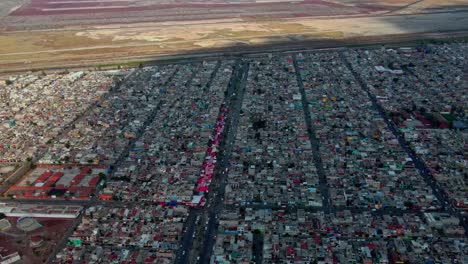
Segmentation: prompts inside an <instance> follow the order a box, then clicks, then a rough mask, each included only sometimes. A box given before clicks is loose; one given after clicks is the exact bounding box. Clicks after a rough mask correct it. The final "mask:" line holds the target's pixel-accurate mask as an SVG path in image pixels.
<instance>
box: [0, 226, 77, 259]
mask: <svg viewBox="0 0 468 264" xmlns="http://www.w3.org/2000/svg"><path fill="white" fill-rule="evenodd" d="M7 219H8V221H9V222H10V224H11V225H12V227H11V228H10V229H8V230H6V231H3V232H0V237H1V239H0V247H3V248H5V249H6V250H7V251H8V252H10V253H11V252H19V253H20V255H21V259H22V262H21V263H24V264H35V263H45V261H46V260H47V257H48V256H49V255H50V253H51V252H52V251H53V249H54V248H55V246H56V245H57V244H58V243H59V242H60V241H61V239H62V238H63V234H65V232H66V231H67V229H68V228H69V227H70V225H71V224H72V222H73V220H70V219H52V218H36V220H37V221H38V222H39V224H41V225H42V227H40V228H39V229H36V230H34V231H31V232H25V231H22V230H20V229H18V228H17V227H16V220H17V219H18V218H17V217H8V218H7ZM33 237H41V238H42V239H43V242H42V243H40V245H38V246H37V247H34V246H32V245H31V238H33Z"/></svg>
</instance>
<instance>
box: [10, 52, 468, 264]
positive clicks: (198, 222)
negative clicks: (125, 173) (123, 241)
mask: <svg viewBox="0 0 468 264" xmlns="http://www.w3.org/2000/svg"><path fill="white" fill-rule="evenodd" d="M333 53H334V54H335V55H336V54H338V56H337V57H336V59H337V61H338V64H340V65H343V66H344V67H345V68H346V69H347V70H349V72H351V73H352V78H353V81H355V82H356V84H357V85H358V87H359V88H360V89H361V92H362V93H363V94H364V95H365V96H367V99H368V100H369V101H370V103H371V109H372V111H375V112H376V114H377V115H378V116H379V118H380V119H381V120H382V121H383V122H384V124H385V126H386V128H387V129H388V130H389V131H390V132H391V133H392V135H393V137H395V138H396V140H397V142H398V148H401V149H402V153H404V154H405V155H407V156H408V157H410V158H411V160H412V161H413V162H414V167H415V168H416V169H417V172H418V175H419V176H420V177H422V180H423V181H424V183H425V186H428V187H429V188H430V192H431V193H432V194H433V195H434V196H435V198H436V200H437V201H438V204H439V205H440V206H437V207H436V208H433V209H427V208H396V207H386V208H385V207H384V208H378V209H375V208H371V207H358V206H355V205H349V206H341V205H335V202H334V198H333V195H331V190H332V189H333V187H332V186H330V183H329V182H328V180H327V177H328V176H329V175H328V173H327V166H325V165H324V164H326V163H327V161H324V160H323V155H321V154H322V153H321V149H322V148H324V147H325V146H324V145H323V144H324V142H322V141H321V140H320V136H319V135H318V133H319V132H317V127H315V124H314V122H313V120H314V117H313V116H315V115H317V113H315V112H314V111H313V108H312V107H310V105H311V104H312V103H313V102H312V101H311V97H310V95H309V92H308V91H306V90H307V89H308V88H305V85H304V82H305V80H306V79H305V77H304V75H303V73H304V68H303V65H304V64H305V63H306V62H307V60H305V61H304V60H303V56H304V55H303V54H297V53H281V54H274V55H273V56H271V55H268V56H269V57H266V55H262V57H261V60H264V61H268V60H277V61H287V65H286V68H287V67H289V69H287V70H288V71H289V72H287V73H285V74H286V75H287V76H288V78H291V79H288V80H289V82H291V83H293V82H294V83H296V85H297V86H296V88H297V89H298V90H297V92H298V93H299V94H300V106H301V108H300V109H299V110H300V111H301V112H302V117H303V118H304V119H303V120H302V121H303V122H304V123H305V125H306V127H305V131H306V133H307V140H308V141H310V145H311V154H312V158H311V159H310V162H311V163H312V164H313V166H314V168H315V171H316V177H318V178H317V185H316V188H317V189H318V190H320V195H321V197H322V201H323V203H322V204H321V206H320V205H319V206H311V205H307V204H300V203H297V204H295V203H285V204H283V203H278V201H274V202H267V201H263V200H261V201H254V200H252V201H248V200H243V201H237V202H232V203H228V202H227V201H225V199H227V198H226V197H227V194H226V186H227V185H229V184H230V183H231V182H230V181H231V180H232V173H233V162H232V159H233V154H234V151H236V146H237V143H238V140H239V137H238V135H239V133H240V131H241V130H242V129H245V128H244V127H240V126H239V125H240V124H241V123H242V122H245V120H244V121H242V119H243V118H245V117H243V115H244V114H245V111H246V110H247V109H244V106H245V105H244V104H243V103H244V102H245V101H246V100H250V99H251V98H250V96H251V94H249V93H250V92H251V91H250V90H249V89H254V88H253V87H252V86H249V85H251V83H250V82H252V78H253V76H252V73H254V72H255V69H254V67H255V66H254V65H257V66H258V65H259V64H256V63H257V62H258V59H255V58H249V57H244V56H238V57H237V58H236V61H235V62H234V63H232V62H231V63H228V64H225V62H224V61H222V60H218V61H216V62H215V63H211V64H206V65H205V64H203V65H202V64H201V63H198V64H193V65H191V66H189V68H185V70H181V69H180V67H182V66H187V65H177V66H170V67H169V68H170V70H169V71H168V74H167V76H166V78H167V79H166V80H165V81H162V82H160V83H159V84H158V85H154V82H153V80H152V76H153V74H154V72H155V71H159V70H161V69H162V68H161V69H160V68H158V69H156V70H155V69H153V70H148V69H145V68H143V69H136V70H135V71H134V72H132V73H131V74H130V75H129V76H127V77H126V78H125V79H123V80H122V82H120V81H117V83H116V85H115V87H114V88H112V89H110V90H109V92H108V93H107V94H106V95H105V96H104V97H103V98H102V101H106V100H112V98H113V97H114V96H117V95H118V94H119V93H120V94H123V93H124V90H123V89H127V87H134V88H137V86H139V85H141V86H145V85H148V84H151V83H153V84H151V87H146V88H145V89H146V90H145V89H143V90H145V91H144V93H148V94H149V95H151V96H153V98H152V100H156V101H158V100H159V101H158V103H157V104H154V105H152V106H151V107H149V110H150V111H149V114H148V113H146V114H145V116H144V118H143V120H141V121H142V122H141V125H139V126H137V127H131V128H130V129H129V130H131V131H132V132H133V134H134V136H133V137H132V138H131V139H129V140H128V139H126V140H123V141H122V143H121V144H120V145H118V148H116V149H117V150H118V153H114V154H117V156H115V155H114V156H112V157H109V159H108V160H106V161H105V162H106V163H107V164H108V165H109V166H110V167H111V170H110V171H109V175H108V181H107V184H108V185H110V186H114V188H116V189H118V188H119V182H118V179H119V178H118V177H120V176H122V175H120V176H119V175H116V173H117V172H118V171H119V169H120V168H121V167H120V166H122V165H123V164H125V163H129V162H130V158H129V157H131V155H132V153H133V154H135V150H134V149H135V147H136V144H137V142H139V140H140V139H141V138H142V137H144V136H145V135H146V134H145V133H148V132H151V133H155V132H154V131H151V129H150V127H151V126H153V125H154V123H155V121H158V122H157V123H159V122H160V121H159V120H158V114H159V111H160V110H161V108H164V107H166V108H167V107H174V104H175V102H176V101H177V102H178V101H179V100H181V101H183V100H190V99H189V98H188V97H189V96H193V94H192V93H193V92H195V90H196V89H198V88H197V86H193V84H192V82H193V81H194V78H195V79H197V78H198V77H197V76H199V75H200V74H201V71H200V69H199V68H203V67H208V68H209V71H208V72H206V73H205V75H206V76H208V79H206V80H204V82H202V83H200V84H199V86H200V87H204V88H205V89H210V86H212V85H213V81H214V79H215V78H216V77H219V76H222V74H223V73H222V72H221V68H220V67H221V65H222V66H223V67H222V69H224V68H226V67H229V65H231V66H232V73H230V72H229V74H230V76H229V82H228V83H222V84H221V85H225V86H222V87H217V88H216V89H220V90H224V91H225V92H224V98H223V100H218V101H216V103H217V104H220V101H223V103H222V104H225V105H226V106H227V108H228V109H229V112H228V116H227V119H226V124H227V125H226V127H225V130H224V137H223V139H222V141H221V143H220V148H219V153H220V155H219V156H218V162H217V163H216V166H215V170H214V177H213V180H212V181H211V183H210V191H209V192H207V193H205V195H204V198H205V203H204V204H198V205H196V206H194V207H191V206H193V205H190V206H187V205H188V204H183V205H182V207H184V208H187V209H188V212H189V213H188V215H187V217H186V219H184V224H183V227H181V228H180V230H179V231H180V233H179V234H178V235H177V237H178V239H177V240H178V243H179V246H178V247H177V248H176V249H174V250H173V252H172V253H171V254H173V261H174V262H175V263H209V262H210V259H212V258H213V252H214V250H215V247H216V245H215V244H216V239H217V236H218V235H219V234H220V230H219V228H220V218H221V214H222V213H223V212H224V211H227V210H229V211H236V210H252V211H254V212H257V211H261V212H263V211H265V210H266V211H273V212H279V211H283V212H285V213H286V215H288V216H290V215H294V214H297V213H298V212H299V211H305V212H310V213H314V214H316V213H317V214H322V215H324V217H325V218H327V217H331V216H333V215H335V216H336V215H339V214H342V213H345V214H346V213H347V212H351V213H352V214H356V215H371V216H375V217H380V216H382V217H383V216H386V215H389V216H405V215H416V216H417V217H420V218H423V217H424V213H426V212H437V213H447V214H449V215H451V216H453V217H456V218H458V219H459V220H460V224H459V225H460V226H462V227H463V228H464V229H465V235H466V234H468V221H467V218H466V217H465V215H464V214H463V213H464V212H463V211H462V210H459V209H457V208H456V207H455V206H454V205H453V201H452V200H451V198H450V197H449V195H448V194H447V192H446V190H445V189H444V188H441V187H440V186H439V184H438V181H437V180H436V178H435V177H434V175H432V173H431V169H429V168H428V166H427V164H426V163H425V162H424V161H423V160H422V159H421V158H420V156H419V155H417V154H416V153H415V151H414V150H413V149H412V148H411V146H410V144H409V143H408V141H407V140H406V139H405V136H404V135H403V134H402V132H401V130H400V129H398V126H397V124H395V122H394V121H393V120H392V118H391V117H390V116H389V114H388V112H387V111H386V110H385V109H384V108H383V107H382V103H381V101H380V100H379V99H378V98H377V97H376V95H375V94H374V93H373V92H372V90H371V89H369V87H370V85H369V84H368V83H367V82H366V80H365V79H364V78H363V76H362V74H361V73H360V72H359V71H357V70H356V69H355V67H353V65H352V63H350V61H349V57H348V56H347V54H346V50H345V51H338V52H336V51H333ZM325 54H326V53H325ZM306 55H307V54H306ZM288 63H289V64H288ZM207 65H208V66H207ZM278 65H281V64H278ZM263 66H264V65H261V66H260V67H263ZM278 67H279V66H278ZM187 69H189V70H187ZM278 69H279V68H278ZM268 70H274V68H273V69H271V68H268ZM281 70H283V69H281ZM285 70H286V69H285ZM406 72H407V73H408V74H410V75H412V76H415V77H416V78H419V77H420V76H418V75H417V73H415V72H413V71H411V70H410V69H406ZM177 75H183V76H181V78H185V81H183V82H180V83H175V82H174V77H176V76H177ZM136 77H139V78H140V79H136ZM274 77H275V78H276V77H278V76H274ZM176 78H177V77H176ZM197 81H199V80H198V79H197ZM130 84H132V85H130ZM170 84H172V85H174V88H175V89H176V90H180V91H178V93H177V96H176V97H175V100H176V101H173V102H170V101H165V100H164V99H161V98H158V96H156V95H155V92H156V91H157V90H158V89H159V88H161V87H165V86H168V85H170ZM133 85H136V87H135V86H133ZM216 85H220V83H216ZM423 85H425V86H428V84H426V83H423ZM262 88H263V89H265V88H267V89H268V87H262ZM137 89H138V88H137ZM286 89H290V88H289V87H288V88H286ZM186 90H187V91H188V90H190V91H189V92H190V93H189V94H187V95H185V94H183V93H184V91H186ZM191 90H193V91H191ZM148 91H149V92H148ZM273 93H274V92H273ZM200 94H201V93H200ZM246 95H249V96H247V97H246ZM350 96H351V95H350ZM135 102H136V103H135V107H138V106H141V105H142V104H143V101H141V99H135ZM264 103H265V102H263V101H260V102H258V104H259V105H261V104H264ZM100 104H101V103H100V102H96V103H93V104H91V105H90V106H89V108H87V109H86V110H85V111H84V112H83V113H82V115H79V116H76V118H74V119H73V120H72V121H71V122H70V123H69V124H67V125H66V126H64V130H63V131H62V132H61V133H59V134H57V136H55V137H54V138H53V139H52V146H53V145H54V143H58V142H60V141H61V140H62V139H63V138H65V137H66V136H67V134H69V133H70V131H71V130H72V129H75V124H77V123H79V122H84V121H85V120H86V118H87V116H88V115H91V112H93V111H95V109H94V108H95V107H96V106H97V105H100ZM218 107H219V105H214V106H213V108H215V109H217V108H218ZM296 110H297V109H296ZM135 118H138V119H141V118H142V117H141V116H138V115H134V116H131V115H130V117H129V118H128V120H135ZM211 122H213V121H211ZM120 128H121V129H123V130H125V129H126V128H128V124H124V123H122V124H121V126H120ZM127 130H128V129H127ZM111 132H112V131H111ZM106 133H107V134H104V136H102V137H103V139H104V138H105V137H106V135H109V134H111V133H110V132H109V131H108V132H106ZM106 140H107V141H111V138H107V139H106ZM151 140H154V141H156V140H157V139H156V138H151ZM205 140H206V138H205ZM94 144H96V145H99V144H101V142H100V140H99V139H96V141H95V143H94ZM45 155H47V150H42V149H41V151H40V152H39V153H38V154H37V156H35V158H34V159H33V161H34V162H37V161H39V160H41V159H43V157H44V156H45ZM132 162H134V160H133V161H132ZM130 163H131V162H130ZM127 165H128V164H127ZM113 181H114V184H113V185H112V182H113ZM254 186H255V185H254ZM244 187H245V186H244ZM102 191H103V190H102V189H101V188H98V189H97V191H96V193H95V195H93V197H92V199H91V200H89V201H77V200H68V201H67V200H40V201H38V200H36V199H20V200H16V202H19V203H35V204H52V205H53V204H56V205H64V204H74V205H82V206H83V208H84V209H83V212H85V211H88V210H89V209H90V208H93V207H102V208H134V207H142V208H152V207H155V206H161V203H159V202H158V203H157V202H156V201H154V200H153V201H151V200H150V199H146V198H147V197H146V196H145V197H139V198H138V199H137V198H131V199H129V198H123V197H120V198H119V199H115V198H113V201H101V200H99V194H100V193H101V192H102ZM141 198H145V199H141ZM171 206H172V205H169V206H168V208H171ZM178 206H181V205H180V204H179V205H177V206H175V207H174V208H177V207H178ZM148 210H149V209H148ZM83 217H84V216H83V215H80V217H79V218H77V219H76V220H75V221H74V222H73V226H74V229H75V230H76V228H78V227H79V226H80V222H82V221H83ZM325 218H324V219H325ZM181 226H182V225H181ZM158 228H159V227H158ZM72 235H73V229H70V230H69V232H68V233H67V234H65V237H64V238H63V240H62V241H61V242H60V243H59V244H58V245H57V247H56V250H55V252H54V254H53V255H51V256H50V258H49V262H50V263H65V262H60V260H57V259H55V255H56V254H58V253H59V252H60V251H61V250H63V248H66V247H67V245H66V244H67V242H68V237H69V236H72ZM264 239H265V238H264V237H263V235H262V234H257V233H256V234H255V236H254V241H255V242H254V246H253V253H254V256H253V259H254V261H255V262H256V263H262V260H264V259H265V256H263V254H264V253H263V252H261V251H260V250H259V248H262V247H263V246H264ZM343 239H344V240H353V239H354V238H352V237H348V238H345V237H344V238H343ZM356 239H357V238H356ZM367 239H368V240H366V241H374V240H379V239H378V238H367ZM98 246H99V245H98ZM102 246H103V247H106V248H109V249H111V250H112V249H116V250H117V249H118V250H122V249H128V250H130V251H132V250H135V249H136V248H138V246H135V245H130V244H129V245H124V246H123V247H117V246H116V245H104V244H103V245H102ZM389 247H390V246H389ZM150 248H151V247H150ZM388 250H389V251H391V250H393V249H392V248H388Z"/></svg>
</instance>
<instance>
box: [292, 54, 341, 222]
mask: <svg viewBox="0 0 468 264" xmlns="http://www.w3.org/2000/svg"><path fill="white" fill-rule="evenodd" d="M293 63H294V68H295V70H296V78H297V85H298V86H299V91H300V92H301V97H302V107H303V109H304V116H305V121H306V124H307V132H308V134H309V139H310V143H311V145H312V155H313V157H314V163H315V167H316V168H317V174H318V176H319V190H320V193H321V194H322V197H323V199H322V201H323V204H322V206H323V210H324V211H325V212H326V213H328V212H331V210H332V205H331V203H330V192H329V190H328V184H327V177H326V174H325V171H324V170H323V164H322V157H320V144H319V142H318V139H317V135H316V133H315V127H314V126H313V125H312V120H311V118H310V111H309V103H308V102H307V97H306V93H305V90H304V84H303V83H302V77H301V73H300V68H299V66H298V64H297V59H296V56H295V55H294V56H293Z"/></svg>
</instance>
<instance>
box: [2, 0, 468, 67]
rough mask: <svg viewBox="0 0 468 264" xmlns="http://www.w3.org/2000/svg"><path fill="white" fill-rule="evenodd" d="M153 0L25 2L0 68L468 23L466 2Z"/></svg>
mask: <svg viewBox="0 0 468 264" xmlns="http://www.w3.org/2000/svg"><path fill="white" fill-rule="evenodd" d="M155 2H156V1H147V0H103V1H89V0H31V2H29V3H26V4H24V5H23V6H22V7H20V8H18V9H15V10H14V11H13V12H11V13H10V14H9V15H8V16H7V17H5V18H4V19H3V20H2V22H0V23H2V26H3V30H1V31H0V72H2V71H3V72H5V71H9V70H12V69H18V68H21V69H28V68H29V69H31V68H38V67H41V66H44V65H49V64H50V65H52V64H53V65H63V64H67V63H68V64H76V63H78V62H86V61H88V62H91V63H92V64H95V63H98V64H99V63H105V62H108V61H109V59H111V58H112V59H115V58H122V60H126V59H127V58H136V57H140V56H141V57H147V56H149V55H151V56H159V55H168V54H185V53H191V52H206V51H209V50H210V49H226V50H228V51H229V50H231V49H242V48H248V47H253V46H258V45H270V44H271V45H274V44H277V43H284V45H285V46H286V45H288V43H290V44H291V45H297V43H300V42H302V41H314V40H317V41H324V40H333V41H337V40H338V41H345V40H347V39H350V38H357V37H376V36H389V35H399V34H406V35H408V34H414V33H424V32H447V31H465V30H467V29H468V0H449V1H435V0H419V1H415V0H378V1H370V0H361V1H358V0H298V1H295V2H292V3H291V1H284V0H262V1H255V0H211V1H195V0H193V1H190V0H164V1H157V4H155ZM441 2H443V3H441ZM122 12H123V13H122ZM0 28H1V27H0ZM25 29H28V30H25ZM54 63H55V64H54Z"/></svg>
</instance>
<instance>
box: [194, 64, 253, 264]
mask: <svg viewBox="0 0 468 264" xmlns="http://www.w3.org/2000/svg"><path fill="white" fill-rule="evenodd" d="M248 72H249V63H247V62H242V64H241V65H240V66H239V67H238V69H236V72H234V78H233V79H232V81H231V83H230V85H229V89H228V94H227V96H228V97H230V99H229V101H230V104H229V109H230V112H229V116H228V120H227V122H226V123H227V126H226V136H225V139H224V141H223V147H222V148H220V149H221V152H222V153H221V155H222V158H221V162H219V163H218V166H219V168H220V170H219V171H221V173H220V174H218V175H219V179H218V180H217V181H216V183H217V185H218V186H217V187H214V186H216V185H215V184H213V183H214V182H212V183H211V184H212V186H213V189H212V191H211V192H210V196H209V199H210V200H209V204H208V205H207V207H206V212H207V214H208V225H207V230H206V232H205V235H204V240H203V241H204V242H203V245H202V248H201V252H200V255H199V260H198V263H209V261H210V258H211V252H212V251H213V246H214V242H215V239H214V237H215V234H216V232H217V230H218V225H219V223H218V219H217V218H218V215H219V213H220V212H221V210H222V209H223V197H224V193H225V187H226V184H227V170H228V168H229V165H230V163H229V160H230V157H231V153H232V148H233V145H234V140H235V136H236V133H237V128H238V125H239V117H240V110H241V107H242V100H243V95H244V90H245V84H246V82H247V76H248Z"/></svg>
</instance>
